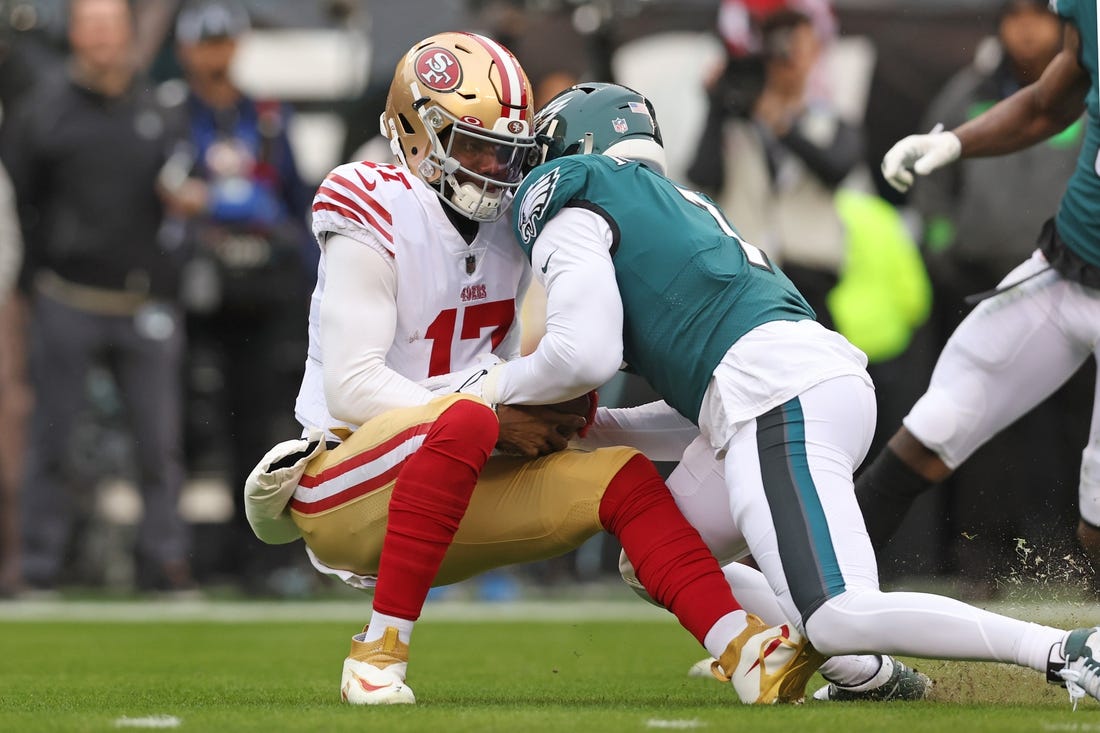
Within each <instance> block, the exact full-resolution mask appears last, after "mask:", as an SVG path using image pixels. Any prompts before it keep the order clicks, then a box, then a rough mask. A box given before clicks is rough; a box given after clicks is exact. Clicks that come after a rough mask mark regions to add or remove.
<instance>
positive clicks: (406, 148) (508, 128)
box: [381, 33, 535, 222]
mask: <svg viewBox="0 0 1100 733" xmlns="http://www.w3.org/2000/svg"><path fill="white" fill-rule="evenodd" d="M530 100H531V91H530V82H529V81H528V79H527V76H526V74H524V73H523V70H522V68H520V66H519V64H518V63H517V62H516V60H515V58H514V57H513V56H512V55H511V53H510V52H509V51H508V50H507V49H505V48H504V47H503V46H501V45H499V44H497V43H496V42H495V41H492V40H490V39H488V38H485V37H483V36H478V35H475V34H467V33H442V34H439V35H436V36H432V37H431V38H428V39H425V40H424V41H422V42H421V43H419V44H417V45H416V46H414V47H413V49H412V50H410V51H409V53H408V54H407V55H406V57H405V59H404V60H403V61H402V62H401V63H400V64H398V69H397V73H396V74H395V77H394V82H393V84H392V85H391V87H390V94H389V97H388V98H387V100H386V111H385V112H383V113H382V117H381V123H382V134H383V135H384V136H385V137H386V138H387V139H388V140H389V141H390V149H391V150H392V152H393V154H394V157H396V158H397V159H398V160H399V161H400V162H401V163H402V164H403V165H405V167H407V168H408V169H409V170H410V171H412V173H413V174H414V175H415V176H416V177H417V178H419V179H421V180H422V181H423V182H424V183H426V184H428V185H429V186H430V187H431V188H432V189H433V190H434V191H435V193H436V194H437V195H438V196H439V198H440V200H441V201H443V202H444V203H445V204H447V206H449V207H450V208H452V209H454V210H455V211H457V212H458V213H459V214H461V215H462V216H463V217H465V218H468V219H471V220H473V221H477V222H491V221H496V220H497V219H499V218H501V216H503V215H504V213H505V211H507V208H508V205H509V203H510V202H511V199H512V194H513V193H514V192H515V189H516V188H518V187H519V184H520V181H521V180H522V176H523V173H524V167H523V164H524V163H525V162H526V160H527V158H528V156H529V155H530V154H531V152H532V150H533V148H534V145H535V139H534V136H533V135H532V133H531V122H530V120H531V116H532V112H533V111H532V110H531V102H530Z"/></svg>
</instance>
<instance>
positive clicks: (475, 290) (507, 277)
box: [295, 162, 530, 428]
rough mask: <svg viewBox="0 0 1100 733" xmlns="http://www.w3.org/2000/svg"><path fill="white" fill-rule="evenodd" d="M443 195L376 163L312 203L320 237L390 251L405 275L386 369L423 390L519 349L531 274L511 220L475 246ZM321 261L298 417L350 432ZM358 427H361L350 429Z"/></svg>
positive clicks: (355, 169) (353, 171) (491, 227)
mask: <svg viewBox="0 0 1100 733" xmlns="http://www.w3.org/2000/svg"><path fill="white" fill-rule="evenodd" d="M443 207H444V204H443V203H442V202H441V201H440V200H439V198H438V196H437V195H436V194H435V192H434V191H433V190H432V189H431V188H430V187H428V186H427V184H425V183H424V182H423V181H421V180H420V179H418V178H416V177H415V176H413V175H412V174H410V173H409V172H408V171H407V170H406V169H405V168H402V167H398V166H394V165H386V164H377V163H370V162H358V163H348V164H345V165H342V166H340V167H338V168H336V169H335V170H333V171H332V172H331V173H330V174H329V175H328V176H327V177H326V178H325V180H324V181H323V182H322V184H321V186H320V188H319V189H318V191H317V195H316V197H315V198H314V200H313V233H314V236H315V237H317V240H318V242H319V243H320V245H321V247H322V251H323V250H324V242H325V238H326V236H327V235H328V234H329V233H336V234H341V235H344V236H346V237H349V238H351V239H354V240H356V241H359V242H363V243H364V246H373V247H374V248H376V249H377V248H378V247H379V246H381V247H382V248H384V251H385V252H387V253H388V254H389V255H390V256H391V257H392V258H393V261H394V264H395V268H396V273H397V330H396V333H395V335H394V341H393V345H392V346H391V347H390V350H389V352H388V353H387V355H386V366H388V367H389V368H390V369H393V370H394V371H395V372H397V373H399V374H401V375H402V376H404V377H406V378H408V379H410V380H413V381H417V382H419V381H421V380H424V379H426V378H428V377H432V376H437V375H440V374H447V373H448V372H453V371H457V370H460V369H462V368H464V367H468V366H471V365H473V364H474V363H475V361H476V357H477V356H478V355H479V354H485V353H487V352H490V351H492V352H493V353H495V354H497V355H498V356H500V357H501V358H503V359H508V358H511V357H513V356H515V355H516V353H517V352H518V344H519V322H518V321H519V318H518V302H519V301H520V299H521V298H522V295H523V291H524V290H525V289H526V287H527V285H528V283H529V282H530V267H529V266H528V264H527V261H526V259H525V257H524V255H523V252H522V251H521V250H520V248H519V247H517V246H516V244H515V243H514V241H513V239H512V233H511V229H510V228H509V224H508V221H507V218H503V219H501V220H500V221H497V222H494V223H491V224H481V225H480V227H479V229H478V234H477V237H476V238H475V239H474V241H473V242H471V243H470V244H467V243H466V241H465V240H464V239H463V238H462V236H461V235H460V234H459V233H458V232H457V231H456V230H455V227H454V225H453V224H452V223H451V222H450V220H449V219H448V218H447V215H446V214H445V213H444V211H443ZM324 289H325V258H324V256H322V258H321V264H320V268H319V270H318V274H317V286H316V288H315V289H314V292H313V298H312V301H311V304H310V312H309V352H308V358H307V359H306V372H305V377H304V379H303V383H302V389H301V391H300V392H299V395H298V401H297V404H296V406H295V411H296V413H297V415H298V419H299V421H301V422H302V423H303V424H304V425H306V426H307V427H308V426H314V427H321V428H328V427H332V426H338V425H346V423H342V422H340V421H338V420H335V419H333V418H332V416H331V414H330V413H329V411H328V409H327V406H326V404H325V397H324V385H323V377H322V365H323V364H324V354H322V353H321V340H320V310H321V308H320V305H321V298H322V296H323V294H324ZM349 427H356V426H349Z"/></svg>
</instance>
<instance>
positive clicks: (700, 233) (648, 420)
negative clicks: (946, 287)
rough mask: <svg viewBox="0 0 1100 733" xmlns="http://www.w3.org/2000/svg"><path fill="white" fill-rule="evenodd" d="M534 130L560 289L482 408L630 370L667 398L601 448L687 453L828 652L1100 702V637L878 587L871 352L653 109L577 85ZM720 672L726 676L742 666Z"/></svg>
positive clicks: (539, 249)
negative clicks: (877, 656)
mask: <svg viewBox="0 0 1100 733" xmlns="http://www.w3.org/2000/svg"><path fill="white" fill-rule="evenodd" d="M535 129H536V135H537V136H538V141H539V147H540V148H541V152H542V156H541V164H540V165H537V167H535V168H534V169H533V170H532V171H531V172H530V173H529V174H528V175H527V177H526V178H525V180H524V183H523V184H522V185H521V187H520V189H519V190H518V192H517V193H516V205H515V206H514V207H513V214H512V220H513V224H514V226H515V232H516V238H517V242H518V244H519V246H520V247H521V248H522V249H523V250H524V252H525V253H526V254H527V255H528V256H529V257H530V258H531V262H532V264H533V268H534V270H535V277H536V278H538V279H539V280H541V281H542V282H543V284H544V286H545V288H546V293H547V319H546V334H545V336H544V337H543V339H542V340H541V342H540V343H539V345H538V347H537V348H536V350H535V351H534V352H533V353H532V354H530V355H528V356H526V357H523V358H520V359H518V360H513V361H510V362H507V363H505V364H501V365H497V366H495V367H493V368H492V369H490V370H489V373H488V374H487V375H486V376H485V378H484V379H483V380H482V396H483V397H484V398H485V399H486V400H487V401H488V402H490V403H491V404H492V403H498V402H501V403H504V402H513V403H525V402H526V403H533V404H539V403H550V402H556V401H559V400H561V399H565V398H569V397H574V396H577V395H581V394H584V393H586V392H588V391H589V390H591V389H594V388H596V387H598V386H600V385H601V384H603V383H604V382H606V381H607V380H608V379H610V378H611V377H612V376H613V375H614V373H615V371H616V370H617V369H619V367H620V365H621V364H622V363H623V362H624V361H625V363H626V364H627V365H628V366H629V368H631V369H633V370H634V371H636V372H637V373H638V374H640V375H641V376H643V377H645V378H646V379H647V380H648V381H649V382H650V384H651V385H652V386H653V387H654V388H655V389H656V390H657V392H658V393H659V394H660V395H661V396H662V397H663V398H664V401H663V402H660V403H655V404H653V405H649V406H643V407H641V408H633V409H630V410H620V411H606V410H604V411H602V412H601V414H600V415H598V417H597V420H596V424H595V426H594V428H593V430H592V431H591V432H590V433H589V436H590V438H589V439H590V440H592V441H594V442H598V441H600V440H601V439H602V440H608V441H611V442H614V443H620V444H621V443H623V442H630V440H631V437H632V435H639V434H640V435H641V436H642V437H643V438H645V440H644V441H643V443H644V444H645V445H644V449H646V450H649V451H650V453H651V457H653V458H657V459H667V458H668V457H669V455H668V451H669V450H674V451H675V453H676V454H677V456H678V457H679V458H680V464H679V466H678V467H677V469H676V471H675V472H674V473H673V475H672V476H671V477H670V478H669V486H670V488H671V489H672V491H673V494H674V496H675V497H676V501H677V504H678V505H679V506H680V509H681V511H682V512H683V513H684V515H685V516H686V517H687V518H688V520H689V521H690V522H691V523H692V524H693V525H695V527H696V528H697V529H698V530H699V532H700V534H701V535H702V537H703V539H704V541H706V542H707V544H708V546H709V547H710V548H711V549H712V550H713V551H714V553H715V555H716V556H717V557H719V558H720V559H721V560H724V561H729V560H734V559H736V558H737V557H739V556H742V555H744V554H745V553H746V549H747V551H748V552H751V554H752V556H753V558H754V559H755V560H756V562H757V564H758V565H759V567H760V569H761V570H762V571H763V575H764V577H765V578H766V580H767V583H768V584H769V585H770V587H771V590H772V591H774V594H775V596H776V599H777V601H778V605H779V607H780V608H781V609H782V612H783V614H784V615H785V616H786V618H787V619H789V620H790V621H791V622H792V623H793V624H794V625H795V626H797V627H798V628H799V629H800V630H802V631H804V632H805V635H806V636H807V637H808V638H809V639H810V641H811V642H812V643H813V645H814V646H815V647H816V648H817V650H818V651H821V652H823V653H825V654H828V655H839V654H850V653H855V652H865V651H876V652H883V653H890V654H904V655H910V656H918V657H935V658H942V659H970V660H986V661H996V662H1011V663H1015V664H1018V665H1021V666H1025V667H1031V668H1032V669H1035V670H1037V671H1039V672H1043V673H1046V674H1047V675H1048V678H1050V679H1052V680H1054V681H1058V682H1065V683H1066V684H1067V686H1068V687H1069V689H1070V693H1071V698H1073V699H1074V700H1076V699H1077V698H1079V697H1081V696H1083V695H1085V694H1090V695H1092V696H1093V697H1097V696H1098V695H1100V676H1098V675H1097V672H1096V671H1095V670H1096V669H1097V668H1098V667H1100V663H1098V660H1095V659H1094V658H1093V657H1092V652H1091V651H1090V649H1097V650H1100V628H1092V629H1081V630H1078V631H1074V632H1067V631H1065V630H1062V629H1056V628H1052V627H1049V626H1041V625H1038V624H1032V623H1028V622H1025V621H1019V620H1016V619H1012V618H1008V617H1005V616H1001V615H997V614H993V613H990V612H987V611H984V610H981V609H978V608H974V607H972V606H969V605H967V604H964V603H962V602H960V601H956V600H953V599H950V598H946V597H942V596H936V595H930V594H925V593H907V592H906V593H900V592H899V593H884V592H882V591H880V589H879V587H878V573H877V566H876V562H875V555H874V551H873V549H872V547H871V542H870V540H869V538H868V536H867V531H866V529H865V527H864V523H863V517H862V515H861V514H860V509H859V505H858V503H857V502H856V498H855V493H854V490H853V481H852V474H853V471H854V470H855V468H856V466H858V465H859V463H860V462H861V461H862V460H863V458H864V455H865V454H866V452H867V448H868V445H869V443H870V440H871V436H872V433H873V432H874V424H875V399H874V388H873V385H872V384H871V380H870V378H869V377H868V376H867V373H866V371H865V369H864V366H865V362H866V359H865V357H864V355H863V354H862V353H861V352H860V351H859V350H858V349H856V348H855V347H854V346H852V345H851V344H849V343H848V342H847V341H846V340H845V339H844V338H843V337H842V336H840V335H839V334H837V333H835V332H833V331H830V330H828V329H826V328H824V327H823V326H821V325H820V324H819V323H818V322H817V321H816V320H815V319H814V314H813V311H812V310H811V309H810V307H809V306H808V305H807V304H806V302H805V301H804V300H803V298H802V297H801V296H800V295H799V293H798V292H797V290H795V288H794V287H793V286H792V285H791V283H790V281H789V280H787V278H786V277H785V276H784V275H783V273H782V272H781V271H780V270H779V269H778V268H776V267H775V266H774V265H773V264H772V263H771V262H770V261H769V260H768V258H767V257H766V256H764V254H763V253H762V252H761V251H760V250H759V249H757V248H756V247H754V246H753V245H752V243H750V242H747V241H745V240H744V239H743V238H741V237H740V236H739V235H738V233H737V231H736V230H735V229H734V227H733V226H731V225H730V223H729V222H727V221H726V219H725V217H724V216H723V215H722V212H721V211H719V210H718V208H717V207H716V206H715V205H714V203H713V202H712V201H711V200H710V199H708V198H706V197H705V196H702V195H700V194H698V193H695V192H693V191H689V190H686V189H683V188H681V187H680V186H678V185H676V184H675V183H673V182H672V181H671V180H669V179H668V178H665V177H664V176H663V175H662V170H663V149H662V141H661V137H660V132H659V129H658V127H657V123H656V119H655V115H654V111H653V108H652V105H651V104H650V103H649V102H648V100H646V99H645V98H644V97H642V96H641V95H640V94H638V93H636V92H634V91H632V90H630V89H627V88H625V87H621V86H618V85H612V84H596V83H586V84H580V85H577V86H575V87H573V88H571V89H569V90H566V91H565V92H562V94H560V95H558V96H557V97H555V98H554V99H552V100H551V101H550V102H548V103H547V105H546V106H545V107H544V108H543V109H542V110H540V112H539V114H538V115H537V117H536V120H535ZM666 428H667V431H666ZM696 428H697V429H696ZM685 442H686V443H687V444H686V446H685ZM639 447H643V445H641V444H640V445H639ZM731 572H737V573H740V574H744V573H746V572H747V573H751V572H754V571H752V570H751V569H747V568H743V569H740V570H736V571H734V570H733V569H732V567H731ZM739 594H740V595H741V596H742V597H745V596H744V593H742V592H741V591H740V590H739ZM714 669H715V672H716V673H721V674H723V676H724V677H726V678H729V676H730V674H731V673H732V672H733V660H728V659H725V658H720V659H719V660H718V661H717V662H716V664H715V668H714ZM874 676H876V675H872V679H871V680H868V683H872V682H874V679H873V677H874ZM846 686H847V687H858V686H857V685H852V684H850V683H849V685H846Z"/></svg>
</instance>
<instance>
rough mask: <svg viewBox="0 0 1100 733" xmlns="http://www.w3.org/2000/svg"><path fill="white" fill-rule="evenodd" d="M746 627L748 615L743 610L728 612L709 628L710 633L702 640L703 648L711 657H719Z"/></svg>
mask: <svg viewBox="0 0 1100 733" xmlns="http://www.w3.org/2000/svg"><path fill="white" fill-rule="evenodd" d="M748 625H749V621H748V614H747V613H745V611H744V610H743V609H740V608H739V609H737V610H736V611H730V612H729V613H727V614H726V615H725V616H723V617H722V618H720V619H718V620H717V621H715V622H714V626H711V627H710V631H708V632H707V635H706V637H705V638H704V639H703V646H705V647H706V648H707V651H708V652H710V655H711V656H712V657H720V656H722V652H724V651H726V647H727V646H729V643H730V642H731V641H733V639H734V637H735V636H737V635H738V634H740V633H741V632H742V631H744V630H745V627H746V626H748Z"/></svg>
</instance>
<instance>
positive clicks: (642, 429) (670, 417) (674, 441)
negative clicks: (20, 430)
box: [574, 401, 699, 461]
mask: <svg viewBox="0 0 1100 733" xmlns="http://www.w3.org/2000/svg"><path fill="white" fill-rule="evenodd" d="M698 436H699V428H698V427H696V426H695V424H694V423H692V422H691V420H688V419H687V418H686V417H684V416H683V415H681V414H680V413H679V412H677V411H676V410H675V409H674V408H673V407H671V406H670V405H669V404H668V403H666V402H664V401H658V402H649V403H646V404H644V405H639V406H637V407H614V408H610V409H609V408H605V407H601V408H600V409H599V410H597V411H596V419H595V421H594V422H593V424H592V425H591V426H590V427H589V428H588V432H587V433H586V435H585V437H584V438H578V439H576V440H575V441H574V444H575V445H576V446H577V447H578V448H583V449H585V450H595V449H596V448H604V447H608V446H613V445H628V446H630V447H631V448H636V449H637V450H639V451H641V452H642V453H644V454H645V455H646V457H647V458H649V459H650V460H652V461H679V460H680V458H681V456H683V454H684V450H686V449H687V447H688V445H689V444H690V443H691V441H693V440H695V439H696V438H697V437H698Z"/></svg>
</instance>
